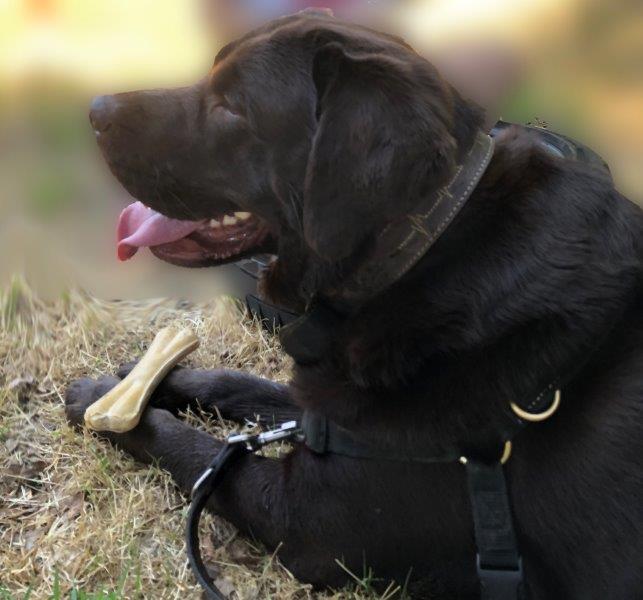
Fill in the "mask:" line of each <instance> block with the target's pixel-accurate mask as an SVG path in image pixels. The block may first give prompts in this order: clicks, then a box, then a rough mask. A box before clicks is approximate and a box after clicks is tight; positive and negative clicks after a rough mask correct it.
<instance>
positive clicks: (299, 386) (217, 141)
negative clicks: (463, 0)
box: [66, 13, 643, 600]
mask: <svg viewBox="0 0 643 600" xmlns="http://www.w3.org/2000/svg"><path fill="white" fill-rule="evenodd" d="M117 98H118V106H119V108H118V110H117V111H115V113H114V115H113V120H114V122H113V124H112V127H111V128H110V131H108V132H106V134H105V135H103V140H102V142H101V144H102V147H103V150H104V152H105V155H106V157H107V159H108V161H109V163H110V165H111V167H112V169H113V170H114V172H115V174H116V175H117V176H118V177H119V179H120V180H121V181H122V182H123V183H124V185H125V186H126V187H128V189H129V190H130V191H132V192H133V193H134V194H135V195H138V196H140V197H141V198H143V199H144V200H145V202H146V203H149V204H151V205H152V206H153V207H154V208H156V209H157V210H160V211H161V212H164V213H166V214H168V215H170V216H173V217H177V218H195V217H198V218H207V217H210V216H212V215H215V214H219V213H220V211H221V210H227V209H229V208H230V207H234V209H236V210H249V211H252V212H253V213H255V214H257V215H259V216H261V217H262V218H263V219H265V221H266V222H267V223H268V224H269V225H270V227H271V230H272V234H273V239H274V240H275V243H276V248H275V249H276V252H277V253H278V256H279V258H278V260H277V261H276V263H275V264H274V265H273V266H272V268H271V270H270V272H269V273H268V274H267V276H266V277H265V278H264V281H263V291H264V293H265V294H266V295H267V296H268V297H270V298H272V299H273V300H276V301H279V302H282V303H285V304H288V305H289V306H293V307H296V308H297V307H301V306H302V305H303V304H304V303H305V301H306V299H307V298H308V297H310V295H312V294H313V293H314V292H315V291H316V290H321V289H326V288H327V287H328V286H331V285H332V286H333V287H334V288H335V289H337V288H340V289H341V281H342V277H343V274H344V273H346V272H347V271H349V270H350V269H351V268H353V267H354V266H355V265H358V264H361V262H362V261H364V260H365V259H366V257H367V256H368V252H369V249H370V248H371V247H372V243H373V240H374V239H375V236H376V232H377V231H378V230H380V229H381V227H382V226H383V225H384V224H385V223H387V222H388V221H390V220H391V219H394V218H395V217H396V216H398V215H401V214H404V213H405V212H408V210H409V209H410V208H411V207H413V206H414V204H415V203H417V202H418V199H419V198H421V197H422V196H423V195H424V194H427V193H429V192H430V191H431V190H433V189H435V188H437V187H438V186H440V185H442V184H443V183H444V181H445V180H446V179H447V178H448V177H449V176H450V174H451V173H452V171H453V168H454V165H455V164H456V163H457V162H458V160H459V158H460V157H461V156H462V154H463V153H464V152H465V151H466V150H467V149H468V147H469V145H470V143H471V140H472V139H473V135H474V134H475V132H476V131H477V130H478V129H479V127H480V125H481V123H482V115H481V111H480V110H479V109H478V108H477V107H475V106H473V105H472V104H470V103H468V102H466V101H465V100H463V99H462V98H461V97H460V96H459V95H458V94H457V92H455V91H454V90H453V89H452V88H451V87H450V86H449V85H448V84H447V83H445V82H444V81H442V80H441V79H440V77H439V75H438V73H437V72H436V71H435V70H434V69H433V68H432V67H431V66H430V65H429V64H428V63H427V62H425V61H424V60H423V59H422V58H420V57H419V56H418V55H417V54H415V53H414V52H413V51H412V50H411V49H410V48H409V47H408V46H407V45H405V44H404V43H403V42H401V41H400V40H398V39H395V38H391V37H389V36H385V35H382V34H378V33H375V32H372V31H369V30H366V29H363V28H360V27H356V26H353V25H347V24H343V23H341V22H338V21H336V20H334V19H332V18H330V17H329V16H327V15H325V14H315V13H306V14H300V15H297V16H294V17H289V18H286V19H281V20H279V21H276V22H273V23H271V24H269V25H267V26H266V27H264V28H263V29H261V30H258V31H255V32H253V33H251V34H249V35H247V36H246V37H245V38H243V39H242V40H240V41H239V42H237V43H235V44H233V45H231V46H229V47H227V48H226V49H225V50H224V51H223V52H222V53H220V55H219V57H218V58H217V61H216V63H215V66H214V68H213V70H212V73H211V74H210V76H209V78H208V79H207V80H204V81H203V82H200V83H199V84H197V85H196V86H194V87H192V88H184V89H182V90H177V91H171V92H170V91H168V92H158V91H157V92H153V93H150V92H147V93H133V94H126V95H122V96H118V97H117ZM222 98H225V102H226V103H228V104H229V105H230V107H231V108H233V112H229V111H228V109H227V108H226V107H225V106H223V107H221V99H222ZM213 107H216V108H213ZM221 111H223V113H221ZM143 122H145V123H146V128H145V129H143V128H142V125H141V123H143ZM170 162H171V163H172V164H171V165H170V164H169V163H170ZM642 257H643V217H642V214H641V210H640V209H639V208H638V207H637V206H635V205H634V204H632V203H631V202H629V201H628V200H626V199H625V198H624V197H622V196H621V195H620V194H619V193H618V192H617V191H615V190H614V188H613V186H612V183H611V181H610V180H609V178H608V177H607V176H606V175H605V174H604V173H602V172H600V171H599V170H597V169H595V168H594V167H591V166H588V165H585V164H581V163H576V162H572V161H568V160H564V159H560V158H556V157H554V156H552V155H550V154H548V153H547V152H545V151H544V150H543V149H541V148H540V147H539V145H538V144H537V143H536V142H535V141H534V140H532V139H531V138H530V137H529V136H528V135H527V134H525V133H522V132H518V131H513V132H509V133H508V134H506V135H504V137H502V138H501V139H499V140H497V147H496V151H495V155H494V157H493V159H492V162H491V165H490V167H489V168H488V170H487V172H486V174H485V175H484V177H483V179H482V181H481V182H480V184H479V185H478V187H477V189H476V190H475V192H474V193H473V195H472V196H471V198H470V199H469V201H468V203H467V205H466V206H465V208H464V209H463V211H462V212H461V214H460V215H459V216H458V218H457V219H456V220H455V222H454V223H453V224H452V225H451V226H450V227H449V229H448V230H447V231H446V233H445V234H444V235H443V236H442V238H441V239H440V240H439V241H438V243H437V244H436V245H435V246H433V247H432V248H431V249H430V251H429V252H428V253H427V254H426V255H425V256H424V257H423V258H422V259H421V260H420V262H419V263H418V264H417V265H416V266H415V267H414V268H413V269H412V270H411V271H410V272H409V273H408V274H407V275H405V276H404V277H403V278H402V279H401V280H400V281H398V282H396V283H395V284H394V285H392V286H391V287H390V288H389V289H387V290H386V291H385V292H383V293H381V294H380V295H378V296H377V297H373V298H372V299H371V300H370V301H369V302H368V303H367V304H366V305H365V306H363V307H362V308H361V309H360V310H359V311H358V313H357V314H356V315H355V316H354V318H351V319H350V320H348V321H346V322H344V323H343V325H342V326H341V327H340V328H339V329H338V330H337V331H336V332H335V333H334V336H333V345H332V346H333V347H332V351H331V352H329V353H328V355H327V356H325V357H324V359H323V360H322V361H321V362H320V363H319V364H316V365H312V366H306V367H304V366H301V365H299V366H296V368H295V372H294V377H293V381H292V382H291V383H290V384H289V385H287V386H282V385H278V384H276V383H272V382H269V381H266V380H262V379H258V378H255V377H252V376H249V375H247V374H243V373H236V372H229V371H215V372H204V371H191V370H187V369H177V370H175V371H174V372H173V373H172V374H171V375H170V376H169V377H168V378H167V379H166V381H165V382H164V383H163V384H162V386H161V387H160V388H159V390H158V392H157V393H156V395H155V397H154V399H153V405H154V407H152V408H149V409H148V410H147V412H146V413H145V415H144V418H143V420H142V422H141V424H140V425H139V426H138V427H137V428H136V429H135V430H134V431H132V432H130V433H127V434H123V435H109V436H108V437H109V439H110V440H112V441H114V442H116V443H118V444H119V445H120V446H121V447H123V448H124V449H125V450H127V451H129V452H131V453H132V454H133V455H134V456H135V457H136V458H138V459H139V460H141V461H145V462H149V461H150V460H153V459H156V460H158V461H160V464H161V465H162V466H163V467H164V468H166V469H168V470H169V471H170V472H171V473H172V475H173V476H174V479H175V480H176V482H177V483H178V485H179V486H180V487H181V488H182V489H183V490H186V491H187V490H189V489H190V487H191V486H192V484H193V483H194V481H195V479H196V478H197V477H198V475H199V474H200V473H201V472H202V471H203V469H204V467H205V466H206V464H207V463H208V462H209V461H210V460H211V458H212V457H213V455H214V454H215V452H216V451H217V449H218V448H219V447H220V445H221V442H220V441H218V440H215V439H211V438H210V437H209V436H207V435H206V434H204V433H202V432H199V431H197V430H195V429H193V428H191V427H189V426H188V425H186V424H185V423H183V422H181V421H180V420H178V419H177V418H176V417H175V416H174V415H173V413H176V411H177V410H179V409H184V408H185V407H186V406H187V405H188V404H191V403H192V404H193V403H194V402H195V400H196V399H198V402H199V404H200V406H201V408H202V409H203V410H206V411H214V409H215V408H216V409H217V410H218V411H220V412H221V414H222V415H223V416H225V417H227V418H230V419H239V420H241V419H243V418H244V417H247V416H251V415H256V414H260V415H262V416H263V417H264V418H265V420H266V422H269V423H272V422H273V421H277V422H280V421H283V420H286V419H290V418H292V417H297V416H298V415H299V414H300V411H301V410H302V409H303V408H314V409H315V410H316V411H319V412H321V413H323V414H325V415H327V416H328V417H329V418H330V419H332V420H334V421H336V422H338V423H341V424H343V425H344V426H346V427H348V428H350V429H352V430H354V431H356V432H358V433H359V434H360V435H364V436H366V437H368V438H370V439H374V440H381V441H383V442H384V441H385V442H386V443H387V444H395V443H396V442H400V443H404V444H408V443H409V442H417V443H418V444H419V445H421V446H422V447H423V448H426V447H427V446H428V445H430V444H433V443H434V444H435V445H436V447H439V446H440V444H442V443H445V444H450V443H453V442H454V441H459V442H463V443H471V444H475V443H476V442H477V439H476V436H477V432H479V431H481V430H482V429H487V428H488V426H489V425H493V423H494V420H495V419H497V415H498V414H499V411H500V409H501V407H502V406H506V405H507V403H508V402H510V401H511V400H514V399H523V398H525V395H526V394H529V393H530V392H531V391H533V390H534V389H535V388H536V386H537V385H539V384H541V383H543V382H544V380H545V379H546V377H547V376H548V374H550V373H551V372H552V371H554V372H560V373H561V374H566V373H567V372H569V371H570V369H571V368H573V366H574V365H576V364H578V365H582V368H581V369H580V371H579V372H577V373H576V374H575V375H574V377H573V379H572V381H571V382H569V383H568V384H567V385H566V386H565V387H564V389H563V392H562V405H561V407H560V410H559V411H558V413H557V414H556V415H555V416H554V417H553V418H552V419H551V420H549V421H547V422H545V423H543V424H540V425H533V426H530V427H529V428H527V429H526V430H525V431H524V432H523V433H521V434H520V435H519V437H518V438H517V439H516V440H515V443H514V452H513V456H512V457H511V460H510V461H509V463H508V464H507V465H506V472H507V477H508V483H509V489H510V494H511V501H512V506H513V512H514V514H515V524H516V529H517V535H518V538H519V545H520V549H521V552H522V554H523V556H524V570H525V576H526V580H527V582H528V592H529V598H531V599H533V600H536V599H540V600H545V599H546V600H553V599H557V598H564V599H572V598H574V599H582V600H589V599H597V600H599V599H600V600H606V599H610V598H611V599H618V600H623V599H626V598H627V599H629V598H640V597H643V502H642V501H641V499H642V498H643V478H642V472H641V457H642V456H643V436H642V435H641V434H642V432H643V410H642V400H643V368H642V367H643V304H642V302H641V300H642V281H643V277H642ZM599 342H600V344H599V347H598V349H596V350H592V349H593V348H594V347H595V346H596V345H597V344H598V343H599ZM123 372H126V369H125V370H124V371H123ZM121 376H122V373H121ZM117 381H118V379H117V378H113V377H105V378H103V379H100V380H98V381H92V380H88V379H84V380H80V381H78V382H75V383H74V384H72V385H71V387H70V388H69V390H68V392H67V398H66V402H67V414H68V417H69V419H70V421H71V422H73V423H80V422H82V416H83V413H84V410H85V408H86V407H87V405H89V404H90V403H91V402H93V401H95V400H96V399H97V398H98V397H100V395H102V394H103V393H104V392H105V391H106V390H107V389H109V388H110V387H112V386H113V385H114V384H115V383H116V382H117ZM210 508H211V509H212V510H213V511H214V512H216V513H217V514H219V515H222V516H224V517H225V518H226V519H228V520H229V521H231V522H232V523H234V524H235V525H236V526H237V527H239V528H240V529H241V530H243V531H245V532H248V533H251V534H252V535H254V536H256V537H257V538H258V539H260V540H261V541H263V542H264V543H265V545H266V546H267V547H268V548H269V549H274V548H277V547H279V556H280V558H281V560H282V562H283V563H284V564H285V565H286V567H287V568H288V569H290V570H291V571H292V572H293V573H294V574H295V575H296V576H297V577H298V578H300V579H301V580H302V581H306V582H311V583H313V584H315V585H316V586H327V585H330V586H340V585H342V584H344V583H345V582H346V579H347V578H346V574H345V572H344V571H343V570H342V569H341V568H340V567H339V566H338V565H337V562H336V559H339V560H343V561H344V563H345V564H346V565H347V566H348V567H349V569H351V570H352V571H354V572H357V573H359V572H361V571H362V569H363V565H365V564H366V565H367V566H369V567H371V568H373V570H374V572H375V574H376V575H377V576H378V577H380V578H382V579H384V580H387V579H395V580H397V581H400V582H404V581H405V580H406V579H407V576H409V574H410V585H409V589H410V591H411V592H412V594H413V596H414V597H416V598H443V599H454V598H471V599H473V598H478V597H479V584H478V580H477V578H476V570H475V547H474V541H473V531H472V527H473V526H472V517H471V509H470V506H469V500H468V496H467V491H466V481H465V473H464V469H463V468H462V466H461V465H459V464H457V463H454V464H433V465H418V464H409V463H394V462H385V461H374V460H359V459H350V458H346V457H342V456H336V455H325V456H317V455H315V454H313V453H312V452H311V451H309V450H308V449H307V448H305V447H304V446H301V445H297V446H296V447H295V449H294V450H293V451H292V452H291V453H290V454H289V455H288V456H287V457H286V458H284V459H281V460H273V459H266V458H261V457H257V456H249V457H247V458H245V459H243V461H242V462H241V463H240V464H239V466H238V467H237V468H236V469H235V471H234V473H232V474H230V475H229V476H228V477H227V478H226V479H225V481H224V483H223V485H222V487H221V488H220V489H219V490H218V491H217V492H216V495H215V496H213V497H212V499H211V502H210Z"/></svg>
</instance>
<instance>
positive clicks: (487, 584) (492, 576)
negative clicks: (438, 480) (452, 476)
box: [466, 458, 523, 600]
mask: <svg viewBox="0 0 643 600" xmlns="http://www.w3.org/2000/svg"><path fill="white" fill-rule="evenodd" d="M466 468H467V480H468V484H469V499H470V501H471V510H472V513H473V524H474V531H475V539H476V546H477V548H478V563H477V567H478V578H479V579H480V586H481V592H482V600H518V599H520V598H522V597H523V594H522V559H521V558H520V554H519V552H518V546H517V543H516V535H515V533H514V527H513V519H512V516H511V508H510V506H509V493H508V491H507V484H506V480H505V474H504V470H503V467H502V465H501V464H500V463H499V462H497V463H493V464H489V463H484V462H481V461H478V460H475V459H471V458H469V459H467V463H466Z"/></svg>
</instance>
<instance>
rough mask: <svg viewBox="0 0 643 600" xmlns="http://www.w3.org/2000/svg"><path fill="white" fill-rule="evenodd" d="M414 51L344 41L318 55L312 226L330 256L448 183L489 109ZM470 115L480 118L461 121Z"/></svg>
mask: <svg viewBox="0 0 643 600" xmlns="http://www.w3.org/2000/svg"><path fill="white" fill-rule="evenodd" d="M405 56H406V54H400V55H399V56H397V57H396V56H391V55H390V54H389V53H387V54H384V53H379V52H372V51H363V50H360V49H359V48H358V49H355V50H352V49H346V48H345V47H344V45H343V44H342V43H340V42H336V41H334V42H330V43H327V44H326V45H324V46H323V47H322V48H321V49H320V50H318V51H317V52H316V55H315V57H314V60H313V80H314V83H315V86H316V91H317V113H316V116H317V130H316V133H315V135H314V139H313V145H312V150H311V153H310V157H309V161H308V165H307V171H306V181H305V187H304V236H305V239H306V242H307V243H308V245H309V246H310V247H311V248H312V249H313V250H314V251H315V252H316V253H317V254H318V255H319V256H321V257H322V258H324V259H326V260H328V261H331V262H335V261H339V260H341V259H343V258H346V257H348V256H349V255H350V254H351V253H352V252H353V251H354V250H355V249H356V248H357V247H358V246H359V245H360V244H362V243H363V242H365V241H366V240H367V238H368V237H369V235H370V234H374V233H376V232H377V231H378V230H379V229H381V227H383V226H384V224H385V223H387V222H388V221H390V220H391V219H394V218H395V217H397V216H400V215H402V214H405V213H406V212H408V211H410V210H411V209H412V208H413V207H414V206H415V205H416V204H417V202H418V201H419V199H420V198H421V197H422V196H424V195H426V194H428V193H430V192H431V191H432V190H434V189H437V188H438V187H440V186H442V185H444V184H445V183H446V182H447V181H448V179H449V177H450V176H451V174H452V173H453V171H454V168H455V165H456V163H457V160H458V158H459V155H460V152H459V150H460V148H459V146H462V145H466V143H467V142H466V140H465V139H464V138H466V137H469V135H470V138H471V141H472V140H473V136H474V133H475V131H476V130H477V128H478V127H479V125H480V121H481V117H480V118H478V117H473V116H471V115H466V114H465V113H466V112H467V103H466V102H464V101H463V100H462V99H461V98H460V97H459V96H457V95H454V94H453V93H452V90H451V88H450V86H449V85H448V84H446V83H445V82H444V81H443V80H442V79H441V78H440V76H439V75H438V73H437V71H436V70H435V69H434V68H433V67H432V66H431V65H430V64H429V63H426V62H425V61H421V60H420V59H419V58H417V60H416V59H413V60H412V61H409V60H407V59H405ZM472 111H473V109H472ZM473 112H475V111H473ZM461 117H466V118H467V121H468V122H469V124H470V125H469V126H467V125H464V124H461V125H460V126H459V129H460V130H461V131H456V127H455V125H454V123H455V120H456V118H461ZM465 129H468V130H470V131H468V132H467V131H465ZM459 138H462V143H461V139H459ZM467 149H468V148H467Z"/></svg>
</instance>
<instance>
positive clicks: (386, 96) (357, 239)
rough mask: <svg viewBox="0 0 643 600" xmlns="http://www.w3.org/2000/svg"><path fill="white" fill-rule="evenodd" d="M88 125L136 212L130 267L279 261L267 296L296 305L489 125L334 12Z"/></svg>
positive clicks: (103, 107) (121, 103)
mask: <svg viewBox="0 0 643 600" xmlns="http://www.w3.org/2000/svg"><path fill="white" fill-rule="evenodd" d="M90 116H91V122H92V125H93V127H94V129H95V131H96V135H97V138H98V142H99V145H100V147H101V149H102V151H103V153H104V155H105V157H106V159H107V162H108V163H109V166H110V168H111V170H112V171H113V173H114V174H115V175H116V177H117V178H118V179H119V180H120V181H121V183H122V184H123V185H124V186H125V188H126V189H127V190H128V191H129V192H130V193H131V194H132V195H133V196H134V197H135V198H137V199H139V200H140V202H139V203H136V204H134V205H132V206H130V207H128V208H127V209H126V210H125V211H124V212H123V214H122V216H121V223H120V226H119V228H120V231H119V237H120V249H119V252H120V255H121V258H123V259H124V258H129V257H130V256H131V255H133V253H134V252H135V251H136V249H137V248H138V247H140V246H149V247H151V248H152V251H153V252H154V253H155V254H156V255H157V256H159V257H160V258H163V259H164V260H167V261H169V262H173V263H176V264H181V265H185V266H206V265H215V264H220V263H222V262H228V261H231V260H235V259H237V258H239V257H241V256H243V255H247V254H251V253H255V252H259V251H272V252H275V253H276V254H277V255H278V260H277V261H276V262H275V263H274V264H273V265H272V268H271V269H270V271H269V272H268V273H267V274H266V277H265V280H264V291H265V292H266V294H267V295H268V296H269V297H272V298H273V299H275V300H278V301H280V302H283V303H286V304H289V305H297V304H299V303H300V302H301V301H302V299H303V298H305V297H308V296H309V295H310V294H311V293H312V292H314V291H315V287H316V286H319V285H321V284H322V282H321V280H322V279H324V278H327V277H331V276H332V277H336V276H337V274H338V273H340V272H341V271H342V270H343V269H346V268H349V267H350V266H354V265H355V264H357V263H359V261H360V260H363V259H364V257H365V256H366V255H367V253H368V248H369V245H370V243H371V242H372V241H373V239H374V237H375V236H376V234H377V232H378V231H380V230H381V229H382V228H383V227H384V226H385V225H386V224H387V223H388V222H390V221H391V220H393V219H396V218H399V217H400V215H403V214H406V213H408V212H409V210H411V209H412V208H413V207H414V206H415V205H416V204H417V203H418V201H419V199H421V198H422V197H423V196H424V195H426V194H428V193H430V192H431V191H432V190H435V189H437V188H438V187H440V186H442V185H443V184H444V183H445V182H446V181H447V180H448V178H449V177H450V176H451V175H452V172H453V170H454V168H455V165H456V164H457V163H458V161H459V159H460V157H461V156H462V155H463V154H464V153H465V152H466V151H467V150H468V148H469V147H470V145H471V143H472V141H473V138H474V135H475V133H476V132H477V130H478V129H479V127H480V126H481V123H482V114H481V111H480V110H479V109H478V108H477V107H476V106H474V105H472V104H470V103H468V102H465V101H464V100H463V99H462V98H461V97H460V95H459V94H458V93H457V92H456V91H455V90H454V89H453V88H452V87H451V86H450V85H449V84H447V83H446V82H445V81H444V80H442V79H441V77H440V75H439V74H438V72H437V71H436V70H435V69H434V68H433V67H432V66H431V65H430V64H429V63H428V62H426V61H425V60H424V59H422V58H421V57H420V56H418V55H417V54H416V53H415V52H414V51H413V49H412V48H410V47H409V46H408V45H407V44H405V43H404V42H403V41H402V40H400V39H398V38H394V37H391V36H388V35H385V34H380V33H377V32H374V31H372V30H369V29H366V28H363V27H359V26H356V25H351V24H346V23H343V22H341V21H338V20H336V19H334V18H333V17H332V16H331V15H329V14H328V13H327V12H325V11H305V12H304V13H300V14H298V15H294V16H291V17H286V18H283V19H279V20H277V21H273V22H271V23H269V24H267V25H265V26H264V27H262V28H260V29H258V30H256V31H253V32H251V33H250V34H248V35H246V36H245V37H243V38H241V39H240V40H238V41H236V42H234V43H232V44H230V45H228V46H226V47H225V48H224V49H223V50H221V52H219V54H218V56H217V57H216V60H215V63H214V66H213V67H212V70H211V71H210V73H209V74H208V75H207V76H206V77H205V78H204V79H203V80H201V81H200V82H198V83H197V84H195V85H193V86H191V87H187V88H181V89H175V90H153V91H141V92H131V93H125V94H118V95H115V96H108V97H100V98H97V99H95V100H94V103H93V105H92V110H91V115H90ZM158 213H160V214H158ZM167 217H169V218H170V219H168V218H167ZM176 220H179V221H176Z"/></svg>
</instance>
